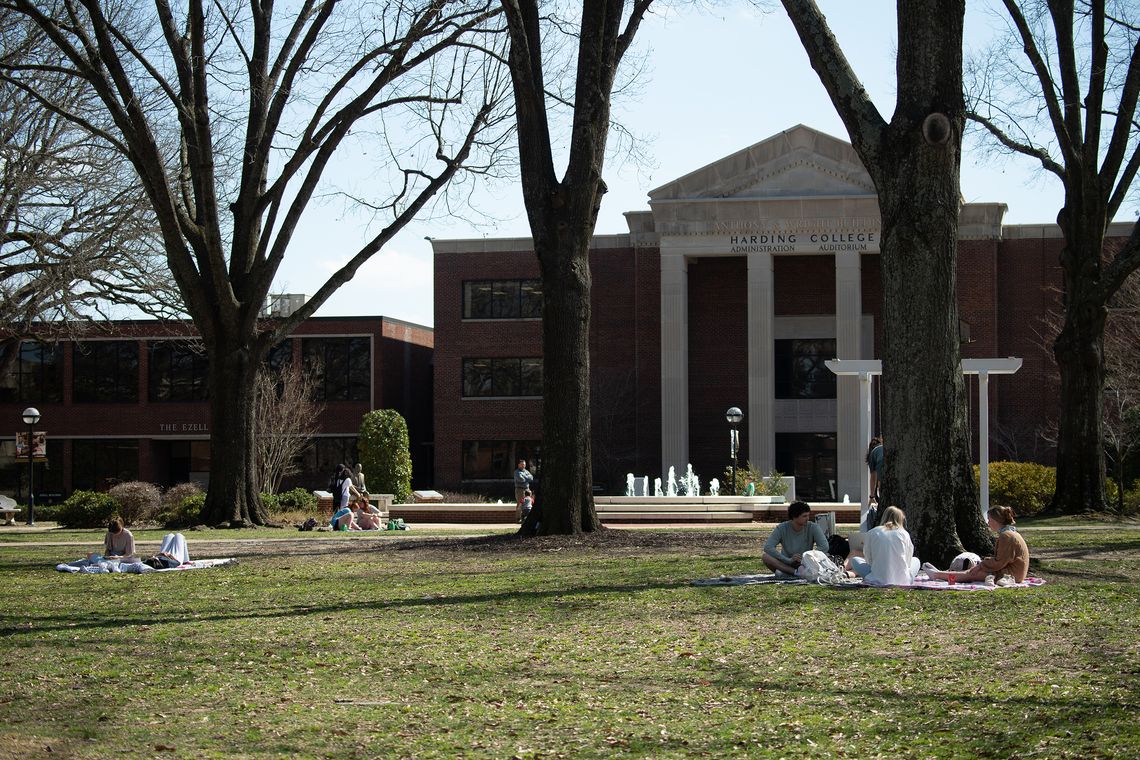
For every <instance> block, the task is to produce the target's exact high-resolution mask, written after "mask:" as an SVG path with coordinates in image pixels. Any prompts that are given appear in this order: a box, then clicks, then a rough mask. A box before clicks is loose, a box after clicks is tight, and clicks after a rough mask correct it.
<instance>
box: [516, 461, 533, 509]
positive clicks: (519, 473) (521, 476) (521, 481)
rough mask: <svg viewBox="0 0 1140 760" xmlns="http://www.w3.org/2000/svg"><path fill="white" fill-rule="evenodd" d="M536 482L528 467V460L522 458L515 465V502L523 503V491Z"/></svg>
mask: <svg viewBox="0 0 1140 760" xmlns="http://www.w3.org/2000/svg"><path fill="white" fill-rule="evenodd" d="M533 482H534V475H532V474H531V472H530V470H528V469H527V468H526V460H525V459H520V460H519V463H518V465H517V466H516V467H515V504H520V503H522V500H523V493H524V492H525V491H526V490H527V489H528V488H530V485H531V483H533Z"/></svg>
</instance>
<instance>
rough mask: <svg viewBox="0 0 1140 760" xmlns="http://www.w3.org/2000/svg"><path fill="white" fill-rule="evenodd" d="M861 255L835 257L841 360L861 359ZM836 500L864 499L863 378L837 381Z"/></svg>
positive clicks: (837, 338)
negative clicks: (860, 422) (861, 477)
mask: <svg viewBox="0 0 1140 760" xmlns="http://www.w3.org/2000/svg"><path fill="white" fill-rule="evenodd" d="M860 268H861V265H860V261H859V254H858V253H857V252H855V251H841V252H839V253H837V254H836V255H835V352H836V354H837V355H836V357H835V358H837V359H860V358H862V347H861V345H860V343H861V341H860V335H861V334H862V322H863V288H862V282H861V280H860ZM835 385H836V388H835V391H836V392H835V409H836V420H835V445H836V449H837V451H836V457H837V460H838V461H837V462H836V467H837V470H838V472H837V473H836V474H837V478H836V488H835V490H836V494H835V497H836V499H842V498H843V494H845V493H846V494H849V495H850V496H851V498H852V499H857V498H859V496H860V493H861V489H860V485H859V482H860V481H859V479H860V475H861V474H862V471H863V467H864V462H863V458H864V454H865V452H866V449H867V441H864V440H861V439H860V432H859V417H860V408H859V378H858V377H856V376H854V375H840V376H838V377H837V378H836V379H835Z"/></svg>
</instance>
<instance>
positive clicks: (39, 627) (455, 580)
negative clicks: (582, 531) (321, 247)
mask: <svg viewBox="0 0 1140 760" xmlns="http://www.w3.org/2000/svg"><path fill="white" fill-rule="evenodd" d="M1058 527H1060V528H1062V529H1056V528H1058ZM9 531H10V529H9ZM9 531H3V532H0V588H2V589H3V593H4V605H3V610H2V612H0V636H2V641H3V649H2V650H0V651H2V653H3V655H4V658H3V663H4V667H3V668H0V705H2V707H3V710H2V714H3V725H2V727H0V757H49V756H50V757H84V758H86V757H90V758H106V757H108V756H111V755H114V754H120V753H122V752H127V753H129V754H130V755H138V756H147V757H178V758H190V757H222V756H227V757H229V756H244V757H276V756H286V755H288V756H298V757H388V756H392V757H415V758H425V757H441V758H442V757H455V756H460V755H462V756H467V757H495V758H499V757H507V758H509V757H523V758H526V757H603V756H604V757H610V756H614V755H623V754H624V755H629V756H653V757H689V756H708V757H722V756H740V757H789V758H790V757H805V756H812V757H849V758H875V757H883V758H896V757H914V758H926V757H945V758H969V757H992V758H1010V757H1022V758H1029V757H1042V758H1090V757H1137V756H1138V754H1140V726H1138V724H1137V721H1136V715H1137V711H1138V708H1140V688H1138V686H1137V684H1138V683H1140V640H1138V637H1137V634H1136V631H1137V626H1138V623H1140V528H1138V527H1136V526H1134V525H1131V526H1130V525H1117V526H1107V528H1106V526H1100V525H1097V526H1086V525H1084V524H1081V525H1080V526H1078V527H1066V524H1061V525H1055V524H1049V525H1041V526H1039V527H1036V528H1035V527H1032V526H1028V527H1026V528H1025V530H1024V533H1025V535H1026V538H1027V540H1028V541H1029V544H1030V548H1031V550H1032V551H1034V552H1035V553H1036V554H1037V556H1038V557H1039V559H1035V561H1034V567H1033V572H1034V574H1037V575H1039V576H1041V577H1044V578H1046V579H1047V580H1048V583H1047V584H1046V585H1045V586H1043V587H1041V588H1037V589H1029V590H1000V591H994V592H976V593H957V592H956V593H936V592H919V591H909V592H908V591H897V590H872V589H855V590H838V589H830V588H824V587H817V586H740V587H723V588H722V587H714V588H708V587H694V586H691V585H690V584H689V581H690V580H692V579H695V578H702V577H710V576H715V575H719V574H721V573H743V572H756V571H758V570H759V567H760V563H759V548H760V544H761V542H762V539H763V537H764V536H765V534H766V530H752V531H739V530H736V531H732V530H727V529H726V530H722V531H699V532H697V531H676V532H672V533H670V534H667V535H665V536H664V537H662V534H661V533H660V532H656V533H652V534H649V533H645V534H642V533H640V532H638V533H636V536H637V537H636V538H633V537H629V536H631V534H633V532H624V533H625V535H626V536H627V538H626V539H625V540H623V541H620V542H614V544H613V545H611V544H609V543H603V544H602V545H596V544H595V545H591V544H590V542H586V543H585V544H581V545H580V544H576V543H574V542H564V541H556V540H533V541H529V542H525V543H524V544H523V546H522V547H519V546H512V545H510V542H504V541H502V540H500V541H498V542H485V543H483V544H473V545H472V544H468V545H464V546H456V545H455V543H456V541H457V540H456V539H451V538H444V537H419V536H416V535H414V532H413V534H412V535H409V534H400V535H395V536H393V535H385V536H382V537H366V538H358V537H356V536H344V535H333V534H306V535H304V536H302V535H301V534H298V533H297V532H296V531H290V532H285V531H277V532H275V533H274V532H272V531H248V532H245V531H242V532H235V533H230V532H216V531H215V532H209V533H208V534H197V533H193V534H188V536H187V537H188V540H189V541H190V549H191V552H192V554H194V556H196V557H206V556H219V554H225V555H236V556H238V557H239V558H240V564H238V565H236V566H229V567H223V568H217V569H213V570H204V571H191V572H178V573H162V574H152V575H146V576H127V575H95V576H92V575H67V574H64V573H56V572H54V570H52V566H53V565H54V564H55V563H56V562H58V561H63V560H67V559H73V558H75V557H77V556H79V555H80V554H81V553H82V550H83V547H82V546H79V545H75V546H60V545H46V544H45V543H44V542H48V541H58V540H65V541H77V542H83V541H87V542H88V543H89V545H90V548H95V547H96V546H97V544H98V542H99V536H100V534H99V533H97V532H95V531H75V532H69V533H68V534H67V535H66V537H65V538H64V537H63V536H64V534H63V533H56V532H49V533H39V534H18V533H16V532H9ZM17 535H19V536H20V542H19V543H16V542H14V540H13V539H15V538H16V536H17ZM203 535H205V537H203ZM286 536H288V537H289V538H298V539H299V540H293V541H273V540H268V539H270V538H272V537H286ZM144 538H145V539H147V540H152V539H153V538H154V537H151V536H149V534H144ZM207 539H208V540H209V541H211V542H212V541H215V540H225V541H229V543H225V544H222V543H206V540H207Z"/></svg>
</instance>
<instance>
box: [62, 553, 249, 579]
mask: <svg viewBox="0 0 1140 760" xmlns="http://www.w3.org/2000/svg"><path fill="white" fill-rule="evenodd" d="M237 562H238V561H237V558H236V557H222V558H218V559H196V560H193V561H191V562H184V563H182V564H181V565H179V566H178V567H164V568H162V569H157V568H153V567H151V566H150V565H146V564H143V563H142V562H141V561H135V562H123V561H122V560H117V559H103V560H97V561H92V560H86V559H81V560H77V561H75V562H61V563H60V564H58V565H56V566H55V569H56V570H59V571H60V572H61V573H87V574H89V575H100V574H103V573H138V574H140V575H141V574H142V573H172V572H174V571H176V570H204V569H206V568H209V567H220V566H222V565H236V564H237Z"/></svg>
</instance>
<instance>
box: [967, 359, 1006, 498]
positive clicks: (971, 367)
mask: <svg viewBox="0 0 1140 760" xmlns="http://www.w3.org/2000/svg"><path fill="white" fill-rule="evenodd" d="M1019 369H1021V359H1015V358H1013V357H1012V356H1011V357H1010V358H1008V359H963V360H962V372H963V373H964V374H967V375H977V376H978V494H979V496H980V499H979V501H980V502H981V508H982V519H983V520H984V519H986V513H987V512H989V511H990V375H991V374H994V375H1012V374H1013V373H1014V372H1017V371H1018V370H1019Z"/></svg>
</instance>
